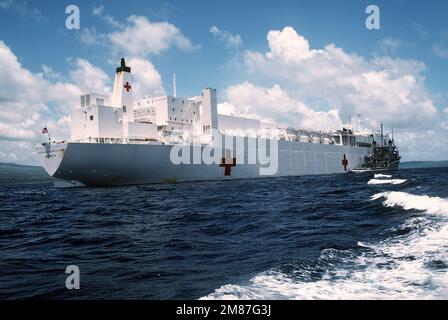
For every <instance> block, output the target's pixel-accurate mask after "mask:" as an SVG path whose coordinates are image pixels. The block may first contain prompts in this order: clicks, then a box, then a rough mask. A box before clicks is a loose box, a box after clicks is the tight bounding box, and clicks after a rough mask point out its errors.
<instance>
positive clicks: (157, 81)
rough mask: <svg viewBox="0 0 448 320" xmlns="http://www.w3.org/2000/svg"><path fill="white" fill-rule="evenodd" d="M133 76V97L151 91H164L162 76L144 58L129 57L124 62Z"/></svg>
mask: <svg viewBox="0 0 448 320" xmlns="http://www.w3.org/2000/svg"><path fill="white" fill-rule="evenodd" d="M126 63H127V64H128V65H129V66H130V67H131V68H132V74H133V76H134V87H133V88H134V90H133V91H134V97H135V98H138V97H142V96H144V95H147V94H151V93H153V92H156V91H157V92H160V93H162V92H165V90H164V88H163V85H162V77H161V76H160V73H159V72H158V71H157V69H156V68H155V67H154V65H153V64H152V63H151V62H149V61H148V60H146V59H142V58H131V59H129V60H128V61H127V62H126Z"/></svg>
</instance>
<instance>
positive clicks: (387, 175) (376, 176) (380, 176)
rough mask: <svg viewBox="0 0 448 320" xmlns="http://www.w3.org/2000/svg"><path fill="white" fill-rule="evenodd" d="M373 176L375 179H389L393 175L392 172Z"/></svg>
mask: <svg viewBox="0 0 448 320" xmlns="http://www.w3.org/2000/svg"><path fill="white" fill-rule="evenodd" d="M373 177H374V178H375V179H378V178H387V179H389V178H392V176H391V175H390V174H381V173H377V174H375V175H374V176H373Z"/></svg>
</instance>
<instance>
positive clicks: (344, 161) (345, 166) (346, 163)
mask: <svg viewBox="0 0 448 320" xmlns="http://www.w3.org/2000/svg"><path fill="white" fill-rule="evenodd" d="M342 165H343V166H344V171H347V166H348V160H347V157H346V155H345V153H344V159H342Z"/></svg>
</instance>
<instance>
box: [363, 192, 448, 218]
mask: <svg viewBox="0 0 448 320" xmlns="http://www.w3.org/2000/svg"><path fill="white" fill-rule="evenodd" d="M381 198H384V202H383V204H384V205H385V206H386V207H395V206H400V207H402V208H403V209H405V210H421V211H425V212H427V213H430V214H448V200H447V199H443V198H439V197H430V196H426V195H424V196H418V195H413V194H409V193H406V192H399V191H389V192H381V193H377V194H375V195H373V196H372V198H371V199H372V200H377V199H381Z"/></svg>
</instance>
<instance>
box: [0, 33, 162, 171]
mask: <svg viewBox="0 0 448 320" xmlns="http://www.w3.org/2000/svg"><path fill="white" fill-rule="evenodd" d="M68 62H69V63H70V64H71V66H72V68H71V70H70V71H69V72H68V76H67V77H66V79H67V80H66V81H65V82H64V81H61V79H63V75H61V74H60V73H58V72H55V71H54V70H53V69H52V68H51V67H49V66H48V65H45V64H44V65H43V66H42V69H43V72H42V73H32V72H30V71H29V70H28V69H26V68H24V67H23V66H22V65H21V64H20V63H19V61H18V59H17V57H16V56H15V55H14V53H13V52H12V51H11V50H10V48H9V47H8V46H7V45H6V44H5V43H4V42H3V41H0V69H1V70H2V72H1V73H0V162H2V161H6V162H8V161H13V162H19V163H34V164H37V163H39V162H38V159H37V157H35V155H34V149H33V146H34V144H35V143H37V142H40V141H41V140H42V135H41V129H42V127H43V126H46V127H47V128H48V129H49V131H50V133H51V136H52V138H55V139H66V138H67V137H68V136H69V123H70V118H69V112H70V109H71V108H73V107H76V106H78V105H79V101H80V100H79V96H80V95H81V94H84V93H93V92H94V93H101V94H110V93H111V85H112V81H111V78H110V77H109V76H108V74H107V73H105V72H104V71H103V70H102V69H100V68H98V67H96V66H94V65H92V64H91V63H90V62H89V61H87V60H85V59H80V58H78V59H73V60H68ZM127 63H128V65H130V66H131V68H132V71H133V75H134V82H133V87H134V92H135V94H136V96H137V97H138V96H139V95H143V94H147V93H152V92H153V91H156V90H157V91H162V92H163V91H164V90H163V86H162V82H161V77H160V74H159V73H158V71H157V70H156V69H155V67H154V66H153V65H152V64H151V63H150V62H149V61H147V60H145V59H141V58H132V59H129V60H128V62H127ZM111 74H113V73H112V72H111Z"/></svg>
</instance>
